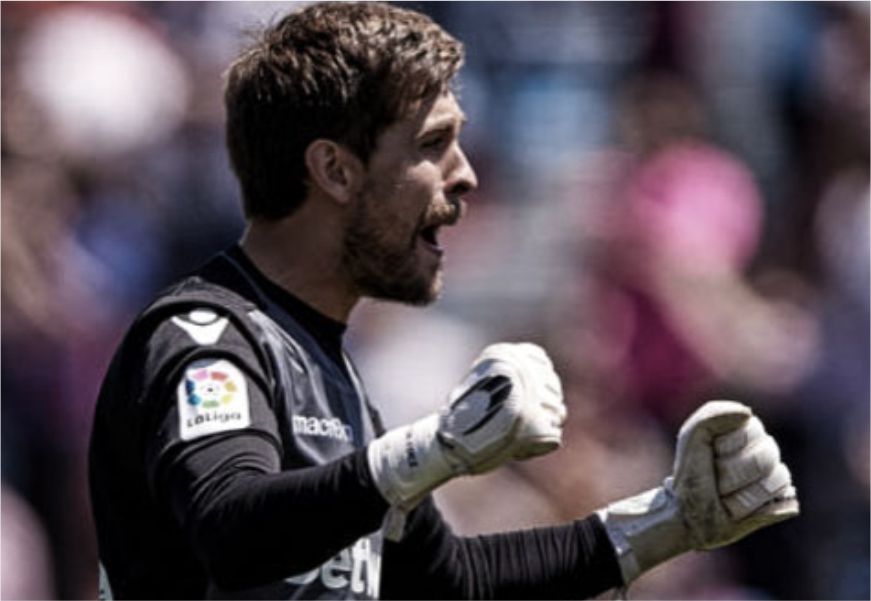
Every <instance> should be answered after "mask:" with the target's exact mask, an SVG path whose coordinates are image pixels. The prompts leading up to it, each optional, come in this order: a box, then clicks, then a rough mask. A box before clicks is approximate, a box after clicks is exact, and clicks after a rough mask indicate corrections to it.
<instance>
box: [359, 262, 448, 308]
mask: <svg viewBox="0 0 871 601" xmlns="http://www.w3.org/2000/svg"><path fill="white" fill-rule="evenodd" d="M361 284H362V285H361V289H362V290H363V291H364V295H365V296H368V297H370V298H377V299H379V300H387V301H394V302H397V303H403V304H406V305H413V306H416V307H423V306H426V305H430V304H432V303H434V302H435V301H436V300H438V298H439V297H440V296H441V293H442V286H443V283H442V271H441V269H439V270H438V271H436V272H435V273H434V274H432V275H423V274H420V275H417V276H416V277H407V278H395V279H394V278H390V279H389V280H388V279H386V278H385V279H382V280H380V281H378V282H366V283H361Z"/></svg>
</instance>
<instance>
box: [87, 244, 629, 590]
mask: <svg viewBox="0 0 871 601" xmlns="http://www.w3.org/2000/svg"><path fill="white" fill-rule="evenodd" d="M343 332H344V325H343V324H340V323H337V322H335V321H333V320H330V319H329V318H327V317H326V316H324V315H322V314H320V313H318V312H317V311H315V310H314V309H312V308H311V307H309V306H307V305H305V304H304V303H303V302H301V301H300V300H298V299H296V298H295V297H293V296H292V295H290V294H289V293H287V292H286V291H284V290H283V289H281V288H280V287H278V286H277V285H275V284H274V283H272V282H271V281H270V280H268V279H267V278H266V277H265V276H263V274H261V273H260V272H259V271H258V270H257V269H256V267H255V266H254V265H253V264H252V263H251V262H250V261H249V260H248V259H247V257H246V256H245V255H244V253H243V252H242V251H241V250H240V249H239V248H238V247H233V248H232V249H230V250H228V251H227V252H225V253H222V254H220V255H218V256H217V257H216V258H215V259H213V260H212V261H210V262H209V263H208V264H207V265H206V266H204V267H203V268H202V269H201V270H199V271H198V272H197V273H196V274H194V275H192V276H190V277H188V278H186V279H185V280H183V281H182V282H180V283H179V284H177V285H175V286H173V287H172V288H170V289H169V290H168V291H166V292H165V293H163V294H162V295H161V296H160V297H159V298H158V299H157V300H156V301H155V302H154V303H153V304H152V305H151V306H149V307H148V308H147V309H146V310H145V311H144V312H143V313H142V314H141V315H140V316H139V317H138V318H137V320H136V321H135V322H134V324H133V325H132V326H131V328H130V330H129V331H128V333H127V335H126V337H125V339H124V341H123V343H122V345H121V347H120V348H119V350H118V352H117V353H116V355H115V357H114V359H113V361H112V364H111V366H110V368H109V371H108V373H107V375H106V378H105V380H104V383H103V387H102V389H101V391H100V397H99V400H98V402H97V409H96V415H95V419H94V428H93V432H92V436H91V446H90V458H89V459H90V489H91V499H92V505H93V511H94V518H95V523H96V527H97V537H98V543H99V553H100V560H101V567H102V568H103V573H104V575H105V576H107V579H108V585H109V587H110V588H111V594H112V595H113V596H114V597H116V598H155V599H157V598H173V599H196V598H246V599H251V598H268V599H297V598H299V599H302V598H305V599H313V598H319V599H371V598H379V597H382V598H534V597H544V598H578V597H581V596H586V595H592V594H596V593H598V592H600V591H602V590H605V589H607V588H610V587H613V586H616V585H618V584H619V583H620V582H619V567H618V565H617V562H616V559H615V557H614V554H613V550H612V548H611V545H610V543H609V542H608V538H607V535H606V534H605V532H604V528H603V527H602V525H601V523H600V522H599V521H598V518H595V517H592V518H588V519H586V520H580V521H577V522H574V523H571V524H568V525H565V526H558V527H553V528H543V529H537V530H529V531H524V532H514V533H508V534H503V535H494V536H483V537H474V538H463V537H457V536H455V535H454V534H453V533H452V532H451V530H450V528H449V527H448V526H447V525H446V524H445V523H444V521H443V520H442V518H441V516H440V514H439V512H438V510H437V509H436V507H435V505H434V504H433V503H432V500H431V499H430V498H427V499H426V500H425V501H424V502H423V503H422V504H421V506H419V507H418V508H417V509H416V510H414V511H413V512H412V513H411V515H410V516H409V519H408V522H407V525H406V532H405V535H404V537H403V539H402V540H401V541H400V542H398V543H397V542H387V541H385V540H384V538H383V536H382V534H381V525H382V522H383V519H384V516H385V514H386V512H387V509H388V506H387V504H386V502H385V501H384V499H383V498H382V497H381V495H380V493H379V492H378V490H377V488H376V487H375V486H374V483H373V481H372V478H371V475H370V473H369V468H368V464H367V462H366V454H365V453H366V451H365V449H366V445H367V443H368V442H369V441H370V440H372V438H373V437H374V436H376V435H378V434H379V433H380V432H381V431H382V428H381V425H380V420H379V419H378V416H377V413H376V412H375V411H374V410H373V409H372V408H371V407H370V406H369V405H368V401H367V399H366V396H365V392H364V390H363V387H362V385H361V383H360V380H359V378H358V376H357V373H356V371H355V370H354V367H353V365H352V364H351V362H350V361H349V359H348V358H347V357H346V355H345V354H344V352H343V350H342V334H343ZM482 502H486V500H482ZM107 592H108V591H107Z"/></svg>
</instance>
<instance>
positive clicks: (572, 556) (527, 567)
mask: <svg viewBox="0 0 871 601" xmlns="http://www.w3.org/2000/svg"><path fill="white" fill-rule="evenodd" d="M621 584H622V580H621V577H620V569H619V565H618V563H617V559H616V556H615V555H614V551H613V548H612V546H611V543H610V542H609V540H608V537H607V534H606V533H605V530H604V526H603V525H602V523H601V521H600V520H599V519H598V518H597V517H596V516H590V517H588V518H586V519H584V520H578V521H575V522H572V523H569V524H565V525H561V526H553V527H548V528H536V529H531V530H521V531H516V532H508V533H503V534H495V535H488V536H477V537H459V536H456V535H455V534H454V533H453V532H452V531H451V529H450V527H449V526H448V525H447V524H446V523H445V521H444V519H443V518H442V516H441V514H440V513H439V511H438V509H437V508H436V506H435V504H434V503H433V501H432V498H431V497H430V498H427V499H426V500H425V501H424V503H422V504H421V506H420V507H418V508H417V509H416V510H415V511H414V512H412V514H411V515H410V516H409V521H408V523H407V530H406V534H405V536H404V537H403V539H402V540H401V541H400V542H389V541H385V543H384V571H383V575H382V597H383V598H385V599H579V598H587V597H592V596H594V595H597V594H599V593H601V592H603V591H605V590H608V589H610V588H614V587H617V586H620V585H621Z"/></svg>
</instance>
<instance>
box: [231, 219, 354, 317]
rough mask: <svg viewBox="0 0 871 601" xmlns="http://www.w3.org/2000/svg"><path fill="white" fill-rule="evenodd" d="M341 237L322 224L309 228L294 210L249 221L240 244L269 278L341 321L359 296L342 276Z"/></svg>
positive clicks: (306, 221) (308, 303) (310, 304)
mask: <svg viewBox="0 0 871 601" xmlns="http://www.w3.org/2000/svg"><path fill="white" fill-rule="evenodd" d="M326 234H329V235H326ZM341 240H342V239H341V236H339V235H336V234H335V232H332V231H330V229H329V228H325V227H323V224H321V226H320V227H312V226H311V225H310V224H309V223H308V220H307V219H305V218H304V216H302V215H297V214H294V216H293V217H289V218H285V219H281V220H278V221H262V220H253V221H250V222H249V223H248V227H247V228H246V229H245V233H244V234H243V235H242V239H241V241H240V246H241V247H242V250H243V251H245V254H246V255H247V256H248V258H249V259H251V262H253V263H254V265H256V266H257V268H258V269H259V270H260V271H261V272H262V273H263V274H264V275H266V277H268V278H269V279H270V280H272V281H273V282H275V283H276V284H277V285H279V286H281V287H282V288H283V289H285V290H287V291H288V292H289V293H291V294H293V295H294V296H295V297H297V298H298V299H300V300H301V301H303V302H304V303H306V304H307V305H309V306H311V307H313V308H314V309H316V310H317V311H319V312H320V313H323V314H324V315H326V316H327V317H329V318H331V319H333V320H335V321H339V322H342V323H347V322H348V318H349V317H350V315H351V310H352V309H353V308H354V306H355V305H356V304H357V301H358V300H360V295H359V294H358V293H357V292H356V290H355V288H354V286H353V285H352V284H351V282H350V281H349V280H348V278H347V277H346V276H345V275H344V274H345V271H344V269H343V267H342V262H341V260H342V255H341V244H342V241H341Z"/></svg>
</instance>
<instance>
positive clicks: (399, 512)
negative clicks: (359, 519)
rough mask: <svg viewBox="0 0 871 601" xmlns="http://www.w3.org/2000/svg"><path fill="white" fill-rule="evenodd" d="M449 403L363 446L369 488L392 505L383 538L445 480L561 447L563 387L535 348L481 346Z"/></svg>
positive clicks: (398, 531)
mask: <svg viewBox="0 0 871 601" xmlns="http://www.w3.org/2000/svg"><path fill="white" fill-rule="evenodd" d="M448 401H449V402H448V405H447V406H446V407H445V408H444V409H442V410H441V411H440V412H439V413H434V414H432V415H429V416H427V417H424V418H422V419H420V420H418V421H416V422H414V423H412V424H410V425H407V426H402V427H399V428H396V429H394V430H390V431H389V432H387V433H386V434H384V435H383V436H381V437H380V438H378V439H376V440H374V441H372V442H371V443H370V444H369V447H368V450H367V454H368V460H369V468H370V470H371V473H372V476H373V479H374V481H375V485H376V486H377V488H378V490H379V491H380V492H381V494H382V495H383V496H384V498H385V499H386V500H387V501H388V502H389V503H390V505H391V506H392V510H391V512H389V513H388V516H387V525H386V527H385V530H386V534H387V536H388V538H392V539H397V538H398V537H399V535H400V534H401V530H402V523H403V521H404V515H405V513H406V512H408V511H410V510H411V509H412V508H414V507H415V506H416V505H417V504H418V503H419V502H420V501H421V500H422V499H423V498H424V497H425V496H426V495H427V494H429V492H430V491H432V490H433V489H434V488H436V487H437V486H439V485H440V484H442V483H444V482H445V481H447V480H449V479H450V478H454V477H456V476H460V475H463V474H479V473H482V472H486V471H488V470H491V469H493V468H496V467H498V466H500V465H502V464H503V463H505V462H507V461H510V460H511V459H526V458H529V457H534V456H536V455H542V454H544V453H549V452H550V451H553V450H554V449H556V448H557V447H559V446H560V444H561V443H562V424H563V422H564V421H565V417H566V409H565V406H564V405H563V395H562V386H561V384H560V380H559V377H558V376H557V374H556V372H555V371H554V369H553V365H552V364H551V362H550V359H549V358H548V356H547V354H546V353H545V352H544V350H542V349H541V348H540V347H538V346H536V345H533V344H528V343H523V344H508V343H501V344H494V345H491V346H489V347H487V348H486V349H484V351H483V352H482V353H481V355H480V356H479V357H478V358H477V359H476V360H475V362H474V364H473V365H472V369H471V371H470V373H469V374H468V375H467V376H466V378H465V379H464V380H463V382H462V383H461V384H460V385H459V386H457V387H456V388H455V389H454V390H453V392H451V394H450V396H449V397H448Z"/></svg>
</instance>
